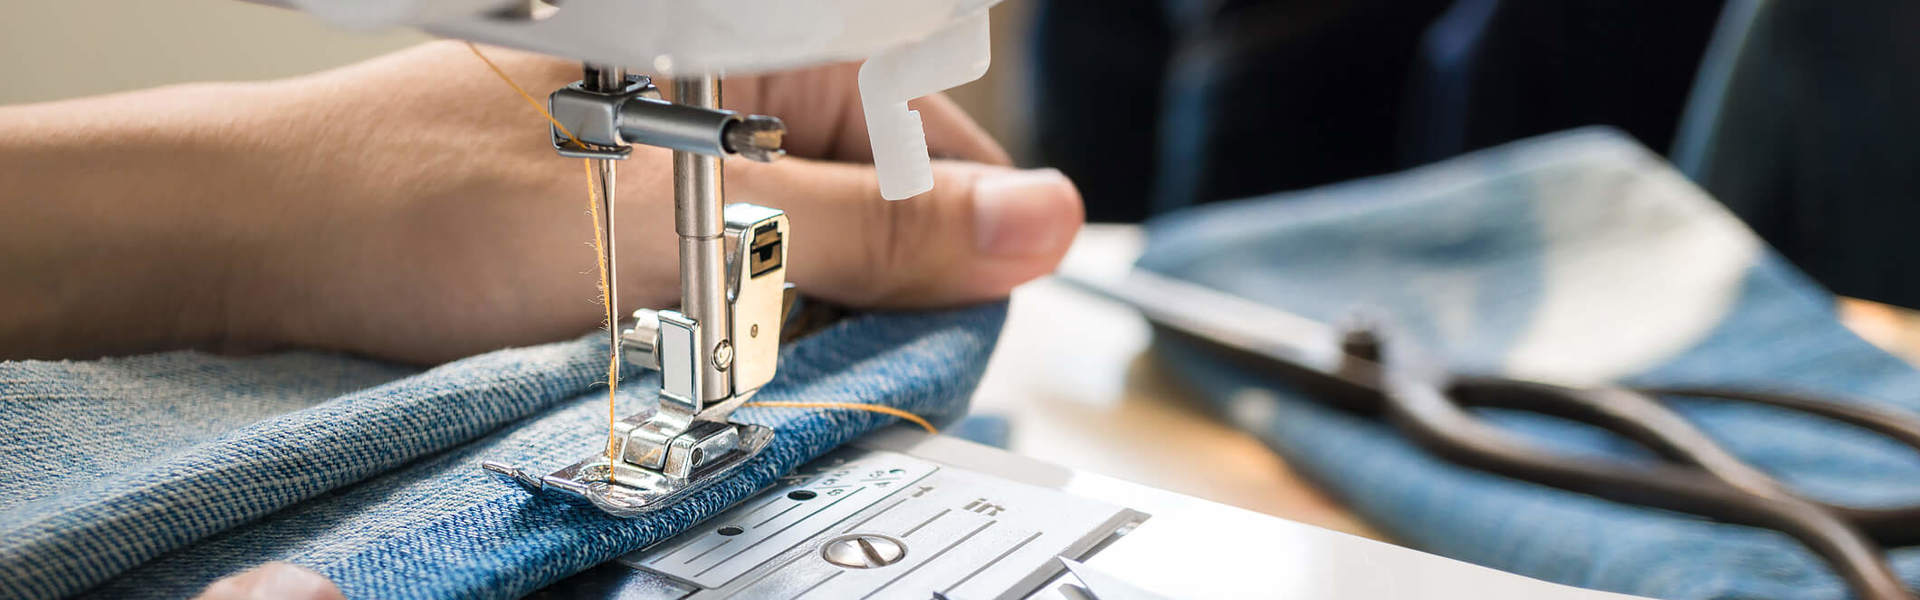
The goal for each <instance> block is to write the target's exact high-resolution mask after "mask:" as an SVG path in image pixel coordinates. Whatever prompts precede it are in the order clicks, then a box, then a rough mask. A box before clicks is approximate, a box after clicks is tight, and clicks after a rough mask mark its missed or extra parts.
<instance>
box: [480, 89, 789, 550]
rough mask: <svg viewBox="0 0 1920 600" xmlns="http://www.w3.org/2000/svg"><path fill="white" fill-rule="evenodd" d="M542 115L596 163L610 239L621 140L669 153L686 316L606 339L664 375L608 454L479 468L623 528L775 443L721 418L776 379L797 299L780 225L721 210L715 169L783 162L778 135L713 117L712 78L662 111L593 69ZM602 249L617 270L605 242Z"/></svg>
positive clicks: (763, 126)
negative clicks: (581, 504)
mask: <svg viewBox="0 0 1920 600" xmlns="http://www.w3.org/2000/svg"><path fill="white" fill-rule="evenodd" d="M548 106H549V107H550V109H551V111H552V113H553V116H554V118H555V120H557V121H559V123H560V124H561V125H564V126H565V128H566V129H565V131H564V132H563V131H562V130H561V129H560V128H558V127H556V128H554V131H553V138H554V148H555V149H556V150H558V151H559V152H560V154H562V155H567V156H576V157H582V158H589V159H594V161H595V163H596V164H595V173H596V175H597V176H599V177H602V178H603V179H602V181H603V184H602V185H603V187H602V189H604V190H606V193H605V194H604V198H603V199H602V200H603V201H604V202H605V205H604V208H605V210H604V211H603V212H602V215H603V216H604V218H606V219H607V221H608V222H607V227H606V231H609V232H611V231H613V228H612V226H611V225H612V223H611V221H612V214H613V213H612V208H613V202H612V196H613V186H612V180H613V176H612V174H613V161H615V160H620V159H624V158H626V157H627V155H628V154H630V153H631V151H632V148H630V147H629V146H628V144H630V143H639V144H647V145H654V146H662V147H666V148H671V149H673V151H674V152H673V179H674V186H673V187H674V190H673V191H674V230H675V232H676V233H677V234H678V235H679V238H680V284H681V290H682V291H681V305H680V309H679V310H652V309H643V310H640V311H636V312H635V313H633V319H632V320H631V321H629V322H627V323H624V324H623V326H621V327H616V328H615V329H614V332H615V336H616V337H615V340H614V341H615V344H616V345H615V347H616V348H622V349H624V350H626V358H627V360H628V362H632V363H635V364H639V365H641V366H645V367H648V368H652V369H657V370H659V371H660V380H661V389H660V403H659V405H658V406H656V407H653V409H651V410H648V411H645V412H642V413H640V414H636V415H632V416H629V417H626V418H624V419H621V420H620V421H619V422H618V423H616V424H615V425H614V434H615V435H614V437H615V440H614V442H613V444H612V445H613V452H612V454H613V456H606V455H605V452H604V451H603V452H602V453H600V454H596V455H594V456H589V457H587V458H585V459H583V460H581V461H579V462H577V463H574V464H573V465H571V466H568V467H566V468H563V469H560V470H558V471H554V472H552V473H550V474H548V475H546V476H544V477H535V476H533V475H530V474H528V473H527V472H526V471H524V470H522V469H520V468H517V467H514V466H511V465H503V464H500V463H494V462H487V463H483V464H482V465H481V466H482V467H483V468H485V469H487V470H489V471H492V472H494V473H497V474H500V475H502V476H504V477H506V478H508V479H511V480H512V481H514V482H516V483H519V484H521V485H523V486H525V487H527V489H529V490H531V491H533V492H536V493H541V492H546V493H559V494H564V495H566V496H569V497H572V498H577V499H584V500H586V501H588V502H590V503H592V504H593V506H595V507H598V508H600V509H601V510H603V511H606V512H607V513H609V514H613V515H616V516H622V517H631V516H635V515H639V514H643V513H646V512H649V511H653V510H658V509H661V508H665V507H668V506H672V505H673V504H674V503H675V502H676V501H677V500H679V499H681V498H684V497H686V496H687V495H689V494H692V493H693V492H695V491H698V490H700V489H701V488H703V487H705V486H707V485H709V484H711V483H713V482H714V481H717V480H719V479H721V478H723V477H725V476H726V475H727V474H728V473H729V472H731V471H733V470H734V469H736V468H738V467H739V466H740V465H742V464H744V463H746V462H747V460H749V459H751V458H753V457H754V456H755V455H757V454H759V452H760V451H761V450H763V449H765V448H766V446H767V443H768V442H769V441H771V440H772V439H773V430H771V429H769V428H766V427H762V426H758V425H749V424H744V423H735V422H732V421H731V420H730V419H729V417H730V416H731V414H732V412H733V409H734V408H737V407H738V406H739V405H740V404H741V403H743V402H745V401H746V400H747V399H748V398H750V397H752V396H753V394H754V392H756V391H758V390H759V389H760V386H762V385H765V384H766V383H767V381H768V380H770V379H772V378H773V372H774V364H775V361H776V360H777V359H778V358H779V352H780V333H781V329H782V325H783V324H784V321H785V315H786V313H787V310H788V309H789V307H790V306H791V305H792V301H793V294H792V290H791V288H790V286H788V285H787V282H786V263H787V247H786V240H787V234H788V223H787V216H786V214H785V213H783V212H781V211H780V210H778V209H773V208H767V207H763V206H755V205H751V204H734V205H731V206H727V207H726V208H725V210H724V211H723V210H722V209H721V206H722V203H721V173H720V159H721V158H722V157H734V156H738V157H744V158H747V159H749V160H755V161H761V162H766V161H771V160H773V159H775V158H777V157H779V156H781V155H782V154H784V153H783V152H782V151H781V150H780V142H781V137H782V135H783V134H784V133H785V131H786V128H785V125H784V124H782V123H781V122H780V120H779V119H775V118H772V117H765V116H759V115H741V114H738V113H734V112H732V111H726V110H721V109H720V108H719V106H720V84H719V82H718V81H717V80H716V79H714V78H713V77H711V76H704V77H690V78H682V79H676V80H675V81H674V89H673V101H672V102H668V101H664V100H662V99H661V94H660V91H659V89H658V88H656V87H654V86H653V84H652V82H651V81H650V80H648V79H647V78H646V77H644V76H638V75H628V74H626V72H625V71H624V70H622V69H609V68H600V67H595V66H592V65H589V66H588V67H587V76H586V77H585V78H584V79H583V80H582V81H580V82H577V83H574V84H572V85H569V86H567V87H565V88H561V89H560V90H558V91H555V92H554V93H553V94H552V96H550V97H549V99H548ZM568 133H571V134H572V135H571V136H569V135H567V134H568ZM575 139H577V140H578V141H579V143H577V144H576V143H575ZM608 237H609V238H611V237H612V236H608ZM610 241H611V240H609V242H610ZM607 248H608V256H606V257H605V258H606V259H607V264H608V268H609V269H612V268H613V266H614V261H613V257H612V256H611V254H612V250H611V249H612V245H611V243H609V244H608V246H607ZM616 305H617V304H616Z"/></svg>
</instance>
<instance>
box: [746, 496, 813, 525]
mask: <svg viewBox="0 0 1920 600" xmlns="http://www.w3.org/2000/svg"><path fill="white" fill-rule="evenodd" d="M801 504H804V503H802V502H795V503H793V506H789V507H787V509H786V510H783V511H780V512H777V513H773V516H771V517H767V518H766V520H763V521H761V522H759V523H754V524H753V528H754V529H759V528H760V526H761V525H765V524H768V523H772V522H773V520H774V519H778V518H780V515H784V514H787V513H790V512H793V509H796V508H800V505H801Z"/></svg>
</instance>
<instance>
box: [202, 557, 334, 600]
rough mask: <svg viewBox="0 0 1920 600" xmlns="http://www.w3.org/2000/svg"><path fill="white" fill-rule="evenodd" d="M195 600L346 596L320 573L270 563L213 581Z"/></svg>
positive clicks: (314, 599)
mask: <svg viewBox="0 0 1920 600" xmlns="http://www.w3.org/2000/svg"><path fill="white" fill-rule="evenodd" d="M194 600H346V596H343V595H341V594H340V589H339V588H336V587H334V586H333V582H332V581H328V580H327V578H326V577H324V576H321V575H320V574H319V573H315V572H313V571H309V570H307V569H305V568H302V567H300V566H298V565H295V564H292V563H283V562H271V563H267V564H264V565H260V566H258V567H254V568H253V569H251V570H248V571H247V572H245V573H240V574H238V575H233V576H230V577H227V578H225V579H221V580H219V581H215V582H213V584H212V585H209V586H207V589H206V591H203V592H200V595H199V596H195V597H194Z"/></svg>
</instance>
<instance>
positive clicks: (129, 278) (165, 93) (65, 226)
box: [0, 85, 271, 358]
mask: <svg viewBox="0 0 1920 600" xmlns="http://www.w3.org/2000/svg"><path fill="white" fill-rule="evenodd" d="M252 90H253V88H252V87H250V86H246V85H220V86H190V87H176V88H164V89H158V90H148V91H142V92H134V93H129V94H118V95H113V96H105V97H98V98H88V99H82V100H73V101H64V102H55V103H47V104H36V105H26V106H16V107H0V282H4V285H0V314H5V315H7V316H6V317H5V318H0V358H53V357H74V358H78V357H92V356H100V355H107V354H122V353H128V352H137V351H142V350H150V349H158V348H169V347H182V346H210V345H215V344H218V343H221V342H222V341H223V340H225V339H226V331H227V330H228V329H229V328H230V327H231V325H232V324H231V323H229V322H228V321H229V317H228V315H229V314H230V313H229V311H228V307H227V306H226V304H227V301H226V299H227V298H228V293H227V291H228V290H230V289H232V288H233V287H234V285H236V282H235V281H233V280H232V278H233V277H234V275H235V273H237V272H238V270H237V269H236V267H238V266H239V265H237V264H236V263H238V262H239V261H242V260H246V259H247V257H248V249H249V248H251V247H254V246H255V240H251V239H248V238H249V236H250V235H251V233H252V232H254V231H257V230H258V228H257V227H254V226H252V225H250V222H252V221H253V219H255V218H256V216H255V215H247V214H244V213H243V212H242V211H234V210H230V209H229V207H232V206H237V205H239V203H237V202H235V201H234V200H235V198H236V197H239V196H242V195H245V194H246V189H247V188H248V186H250V185H255V184H258V183H259V182H258V181H251V179H254V178H257V177H259V175H257V174H252V173H250V172H249V170H248V169H245V168H236V165H235V164H234V163H235V162H236V161H245V160H247V158H246V157H244V156H242V155H240V154H241V150H242V148H240V147H241V146H244V144H237V143H235V142H236V140H240V139H243V138H244V137H245V136H246V135H247V134H245V133H243V132H240V131H237V130H238V129H239V128H244V127H248V126H249V124H247V123H245V122H244V121H245V118H244V117H241V116H237V115H221V114H220V113H219V111H220V110H221V107H223V106H234V105H235V103H237V102H241V101H243V100H242V99H239V98H235V97H234V96H235V95H243V94H249V93H253V91H252ZM260 209H261V210H271V209H270V208H267V207H260Z"/></svg>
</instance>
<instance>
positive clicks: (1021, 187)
mask: <svg viewBox="0 0 1920 600" xmlns="http://www.w3.org/2000/svg"><path fill="white" fill-rule="evenodd" d="M1072 186H1073V184H1072V183H1070V182H1068V181H1067V177H1066V176H1065V175H1062V174H1060V171H1058V170H1055V169H1032V170H1026V171H1007V172H1003V173H995V174H992V175H986V176H983V177H982V178H981V179H980V180H979V181H977V182H975V183H974V185H973V243H974V249H976V250H979V251H980V253H981V254H985V255H988V256H1008V257H1013V256H1029V255H1034V254H1041V253H1045V252H1053V251H1055V250H1058V249H1059V247H1060V244H1061V240H1060V239H1059V238H1060V237H1061V236H1062V235H1064V234H1063V233H1062V232H1064V231H1070V230H1071V228H1069V227H1063V226H1061V224H1060V223H1057V222H1056V221H1058V220H1060V218H1061V215H1062V214H1064V211H1062V210H1061V206H1060V203H1061V202H1066V201H1068V200H1067V199H1066V197H1067V195H1069V194H1070V193H1071V192H1072V189H1073V187H1072Z"/></svg>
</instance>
